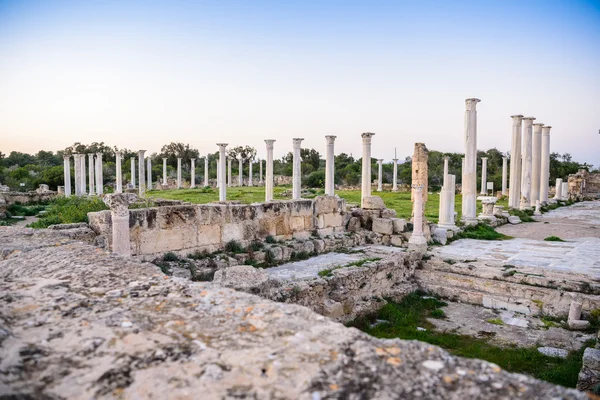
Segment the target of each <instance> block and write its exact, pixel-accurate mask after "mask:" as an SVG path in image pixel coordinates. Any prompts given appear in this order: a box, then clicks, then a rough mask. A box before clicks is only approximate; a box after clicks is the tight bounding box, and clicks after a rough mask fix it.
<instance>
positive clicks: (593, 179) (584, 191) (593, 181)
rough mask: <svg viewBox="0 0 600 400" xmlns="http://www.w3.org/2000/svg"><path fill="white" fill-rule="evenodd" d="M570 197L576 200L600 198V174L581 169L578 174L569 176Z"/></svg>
mask: <svg viewBox="0 0 600 400" xmlns="http://www.w3.org/2000/svg"><path fill="white" fill-rule="evenodd" d="M568 184H569V196H570V197H574V198H579V199H583V198H590V197H591V198H597V197H600V173H598V172H595V173H590V172H588V171H587V170H585V169H580V170H579V171H578V172H577V173H576V174H571V175H569V178H568Z"/></svg>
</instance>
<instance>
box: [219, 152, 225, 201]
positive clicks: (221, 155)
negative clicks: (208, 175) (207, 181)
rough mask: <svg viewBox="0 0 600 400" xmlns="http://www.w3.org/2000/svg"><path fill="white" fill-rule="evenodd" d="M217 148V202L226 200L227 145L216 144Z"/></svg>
mask: <svg viewBox="0 0 600 400" xmlns="http://www.w3.org/2000/svg"><path fill="white" fill-rule="evenodd" d="M217 146H219V166H218V168H217V180H218V186H219V201H226V200H227V184H226V183H225V168H226V167H225V164H226V163H225V159H226V157H227V156H226V155H225V149H226V148H227V143H217Z"/></svg>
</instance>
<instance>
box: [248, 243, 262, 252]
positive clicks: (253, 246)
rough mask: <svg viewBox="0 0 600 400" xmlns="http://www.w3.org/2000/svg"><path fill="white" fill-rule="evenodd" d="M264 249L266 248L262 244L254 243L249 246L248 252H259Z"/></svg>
mask: <svg viewBox="0 0 600 400" xmlns="http://www.w3.org/2000/svg"><path fill="white" fill-rule="evenodd" d="M263 247H264V245H263V244H262V243H261V242H252V243H250V245H248V248H247V249H246V250H248V251H259V250H260V249H262V248H263Z"/></svg>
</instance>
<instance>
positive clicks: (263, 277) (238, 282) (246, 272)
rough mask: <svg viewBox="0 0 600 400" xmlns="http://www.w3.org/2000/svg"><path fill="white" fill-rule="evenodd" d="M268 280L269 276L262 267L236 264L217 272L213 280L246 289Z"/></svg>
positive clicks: (223, 284) (224, 284)
mask: <svg viewBox="0 0 600 400" xmlns="http://www.w3.org/2000/svg"><path fill="white" fill-rule="evenodd" d="M267 280H269V276H268V275H267V273H266V272H265V270H264V269H262V268H254V267H253V266H251V265H236V266H233V267H229V268H224V269H220V270H218V271H217V272H215V276H214V279H213V282H215V283H217V284H220V285H222V286H225V287H232V288H236V289H246V288H252V287H256V286H258V285H260V284H262V283H264V282H266V281H267Z"/></svg>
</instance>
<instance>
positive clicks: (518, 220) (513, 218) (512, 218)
mask: <svg viewBox="0 0 600 400" xmlns="http://www.w3.org/2000/svg"><path fill="white" fill-rule="evenodd" d="M508 222H509V223H511V224H513V225H516V224H520V223H521V218H519V217H517V216H516V215H511V216H510V217H508Z"/></svg>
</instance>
